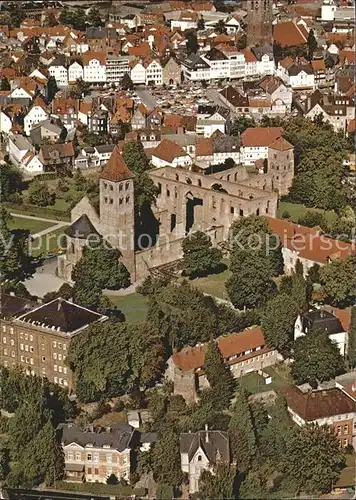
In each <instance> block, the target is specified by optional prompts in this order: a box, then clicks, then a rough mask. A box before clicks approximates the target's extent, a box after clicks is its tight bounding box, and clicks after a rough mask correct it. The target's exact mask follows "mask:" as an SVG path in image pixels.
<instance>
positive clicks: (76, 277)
mask: <svg viewBox="0 0 356 500" xmlns="http://www.w3.org/2000/svg"><path fill="white" fill-rule="evenodd" d="M120 257H121V253H120V251H119V250H118V249H115V248H109V247H108V246H107V245H104V244H103V242H101V243H100V244H98V245H97V246H94V247H93V248H90V247H85V248H84V251H83V255H82V257H81V258H80V260H79V261H78V262H77V264H76V265H75V267H74V269H73V273H72V279H73V281H74V282H75V283H74V289H73V296H74V299H75V301H76V302H77V303H78V304H80V305H82V306H85V307H92V308H94V309H96V308H98V307H99V306H100V304H101V303H102V300H103V299H102V290H104V289H110V290H118V289H120V288H127V287H128V286H129V285H130V274H129V272H128V270H127V269H126V267H125V266H124V265H123V264H122V262H120V260H119V258H120Z"/></svg>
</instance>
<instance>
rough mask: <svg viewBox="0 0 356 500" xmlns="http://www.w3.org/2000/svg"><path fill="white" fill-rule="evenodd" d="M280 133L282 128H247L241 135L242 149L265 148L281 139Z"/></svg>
mask: <svg viewBox="0 0 356 500" xmlns="http://www.w3.org/2000/svg"><path fill="white" fill-rule="evenodd" d="M282 132H283V129H282V127H266V128H264V127H255V128H247V129H246V130H245V132H244V133H243V134H241V143H242V145H243V146H244V147H266V146H269V145H270V144H272V143H273V142H274V141H275V140H276V139H278V138H279V137H281V135H282Z"/></svg>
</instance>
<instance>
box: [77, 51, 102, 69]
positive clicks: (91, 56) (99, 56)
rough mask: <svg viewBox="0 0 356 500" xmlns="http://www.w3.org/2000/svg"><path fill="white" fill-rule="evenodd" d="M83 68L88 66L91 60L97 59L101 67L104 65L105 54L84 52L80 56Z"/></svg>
mask: <svg viewBox="0 0 356 500" xmlns="http://www.w3.org/2000/svg"><path fill="white" fill-rule="evenodd" d="M82 59H83V64H84V66H88V64H89V62H90V61H92V60H93V59H97V60H98V61H99V62H100V64H101V66H105V64H106V54H105V52H85V53H84V54H83V56H82Z"/></svg>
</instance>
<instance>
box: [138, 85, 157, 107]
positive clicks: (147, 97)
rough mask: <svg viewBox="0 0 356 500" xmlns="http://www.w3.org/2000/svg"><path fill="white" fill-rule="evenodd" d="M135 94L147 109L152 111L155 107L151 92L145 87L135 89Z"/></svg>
mask: <svg viewBox="0 0 356 500" xmlns="http://www.w3.org/2000/svg"><path fill="white" fill-rule="evenodd" d="M135 92H136V94H137V95H138V97H139V98H140V99H141V101H142V102H143V104H144V105H145V106H147V107H148V108H149V109H154V108H155V107H156V105H157V103H156V100H155V98H154V97H153V95H152V93H151V91H150V90H149V89H148V88H147V87H146V88H145V87H141V88H138V87H136V88H135Z"/></svg>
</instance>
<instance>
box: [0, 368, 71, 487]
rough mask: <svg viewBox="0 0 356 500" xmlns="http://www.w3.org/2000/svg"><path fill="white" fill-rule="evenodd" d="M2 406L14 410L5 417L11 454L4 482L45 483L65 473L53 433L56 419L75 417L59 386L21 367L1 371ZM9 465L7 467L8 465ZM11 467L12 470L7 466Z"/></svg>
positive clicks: (56, 423)
mask: <svg viewBox="0 0 356 500" xmlns="http://www.w3.org/2000/svg"><path fill="white" fill-rule="evenodd" d="M0 383H1V388H2V390H1V399H0V405H1V408H2V409H4V410H7V411H10V412H12V413H14V415H13V417H12V418H10V419H9V420H8V431H7V433H8V437H9V439H8V441H7V446H8V450H7V449H6V450H5V452H6V453H7V452H8V453H9V454H10V459H11V461H9V462H8V467H7V470H6V471H5V472H6V474H5V475H6V479H5V481H6V485H7V486H10V487H20V486H26V487H31V486H34V485H39V484H41V483H43V482H45V483H46V484H47V485H48V486H50V485H52V484H53V483H54V482H55V481H56V480H60V479H62V478H63V476H64V458H63V452H62V447H61V445H60V442H59V441H58V436H57V435H56V434H55V429H56V427H57V425H58V423H59V422H63V421H65V420H66V419H67V418H73V417H75V404H74V403H73V402H70V401H69V399H68V396H67V393H66V392H64V391H63V390H62V389H61V388H60V387H58V386H56V387H54V386H52V385H50V384H49V383H48V381H46V380H43V379H41V378H39V377H36V376H34V377H28V376H27V375H25V374H24V373H22V372H21V370H20V369H15V370H11V371H10V370H7V369H6V368H2V369H1V372H0ZM9 466H10V467H9ZM9 469H11V470H9Z"/></svg>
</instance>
